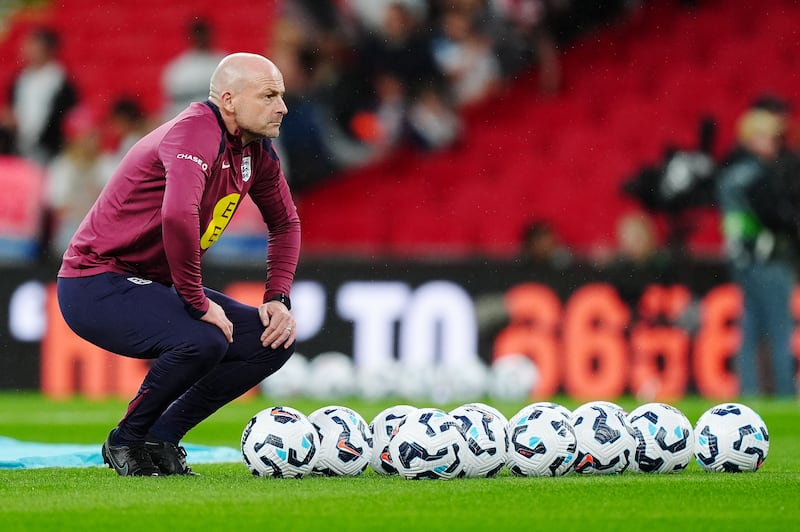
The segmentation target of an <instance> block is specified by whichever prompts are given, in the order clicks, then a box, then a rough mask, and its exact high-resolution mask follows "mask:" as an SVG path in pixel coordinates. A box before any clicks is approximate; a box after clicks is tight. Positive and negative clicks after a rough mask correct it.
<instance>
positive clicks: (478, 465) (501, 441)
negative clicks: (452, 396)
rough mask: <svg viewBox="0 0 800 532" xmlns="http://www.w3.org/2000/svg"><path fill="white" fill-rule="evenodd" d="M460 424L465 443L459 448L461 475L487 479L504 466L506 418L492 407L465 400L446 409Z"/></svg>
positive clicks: (506, 444) (506, 442)
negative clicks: (462, 464)
mask: <svg viewBox="0 0 800 532" xmlns="http://www.w3.org/2000/svg"><path fill="white" fill-rule="evenodd" d="M450 415H451V416H453V417H454V418H456V419H457V420H458V422H459V423H461V430H462V432H463V433H464V439H465V440H466V441H467V445H466V446H465V447H464V448H463V449H462V452H461V459H462V461H463V462H464V476H465V477H470V478H473V477H484V478H491V477H495V476H497V474H498V473H499V472H500V471H501V470H502V469H503V468H504V467H505V464H506V455H507V454H508V443H509V442H508V432H507V425H508V420H507V419H506V418H505V416H504V415H503V414H501V413H500V411H498V410H497V409H496V408H493V407H490V406H489V405H485V404H483V403H469V404H465V405H461V406H459V407H457V408H454V409H453V410H451V411H450Z"/></svg>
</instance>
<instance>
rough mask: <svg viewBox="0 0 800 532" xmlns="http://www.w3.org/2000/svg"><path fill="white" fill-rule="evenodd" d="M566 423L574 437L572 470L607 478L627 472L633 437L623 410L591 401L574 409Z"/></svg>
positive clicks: (634, 437)
mask: <svg viewBox="0 0 800 532" xmlns="http://www.w3.org/2000/svg"><path fill="white" fill-rule="evenodd" d="M570 421H571V422H572V426H573V427H574V428H575V436H576V437H577V438H578V453H577V457H576V459H575V471H577V472H578V473H583V474H600V475H608V474H613V473H622V472H624V471H625V470H626V469H628V467H629V466H630V463H631V460H633V454H634V452H635V451H636V435H635V433H634V431H633V428H632V427H631V426H630V424H629V423H628V420H627V419H626V418H625V413H624V411H622V410H621V409H616V408H614V407H613V406H611V407H609V406H604V405H602V404H598V403H597V402H591V403H587V404H583V405H581V406H579V407H578V408H576V409H575V410H574V411H573V412H572V417H571V418H570Z"/></svg>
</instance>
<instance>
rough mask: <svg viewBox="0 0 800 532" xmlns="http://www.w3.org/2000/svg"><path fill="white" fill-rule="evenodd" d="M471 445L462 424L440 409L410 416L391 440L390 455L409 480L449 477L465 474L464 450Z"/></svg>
mask: <svg viewBox="0 0 800 532" xmlns="http://www.w3.org/2000/svg"><path fill="white" fill-rule="evenodd" d="M466 445H467V442H466V440H465V439H464V436H463V435H462V433H461V424H460V423H459V422H458V421H457V420H456V419H455V418H454V417H453V416H451V415H450V414H448V413H447V412H444V411H442V410H439V409H438V408H420V409H418V410H416V411H414V412H411V413H409V414H408V415H406V418H405V419H404V420H403V422H402V423H400V426H399V427H398V428H397V431H396V432H395V435H394V436H393V437H392V439H391V441H390V442H389V456H390V457H391V459H392V464H393V465H394V467H395V468H396V469H397V472H398V474H399V475H400V476H401V477H403V478H406V479H411V480H418V479H442V480H448V479H452V478H456V477H460V476H462V475H463V474H464V463H463V462H462V461H461V452H462V451H461V450H462V449H463V448H464V447H465V446H466Z"/></svg>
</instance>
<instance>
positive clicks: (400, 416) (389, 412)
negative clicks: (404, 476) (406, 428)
mask: <svg viewBox="0 0 800 532" xmlns="http://www.w3.org/2000/svg"><path fill="white" fill-rule="evenodd" d="M414 410H416V407H413V406H411V405H394V406H390V407H389V408H386V409H384V410H382V411H381V412H379V413H378V415H377V416H375V418H374V419H373V420H372V423H370V424H369V429H370V431H371V432H372V456H371V458H370V461H369V463H370V465H371V466H372V469H373V470H374V471H375V472H376V473H380V474H382V475H396V474H397V469H396V468H395V467H394V465H393V464H392V459H391V457H390V456H389V441H390V440H391V439H392V435H393V434H394V433H395V431H396V430H397V426H398V425H400V423H401V422H402V421H403V420H404V419H405V418H406V415H407V414H408V413H409V412H413V411H414Z"/></svg>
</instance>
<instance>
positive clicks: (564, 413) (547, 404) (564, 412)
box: [528, 401, 572, 419]
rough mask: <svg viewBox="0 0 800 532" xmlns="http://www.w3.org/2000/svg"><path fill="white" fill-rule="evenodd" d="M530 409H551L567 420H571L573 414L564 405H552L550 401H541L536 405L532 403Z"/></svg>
mask: <svg viewBox="0 0 800 532" xmlns="http://www.w3.org/2000/svg"><path fill="white" fill-rule="evenodd" d="M528 407H529V408H549V409H551V410H555V411H556V412H558V413H559V414H561V415H562V416H564V417H565V418H567V419H569V418H570V417H571V416H572V412H571V411H570V409H569V408H567V407H566V406H564V405H560V404H558V403H552V402H550V401H539V402H536V403H531V404H530V405H528Z"/></svg>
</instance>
